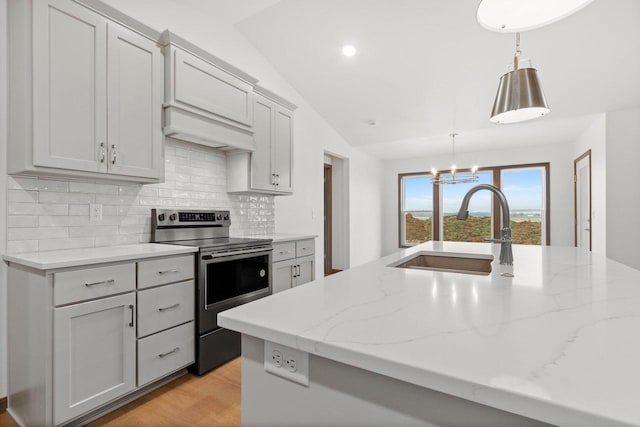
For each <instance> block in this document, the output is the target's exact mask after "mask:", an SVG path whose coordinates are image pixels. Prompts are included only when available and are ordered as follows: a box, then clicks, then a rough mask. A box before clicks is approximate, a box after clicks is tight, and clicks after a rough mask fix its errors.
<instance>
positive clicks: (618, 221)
mask: <svg viewBox="0 0 640 427" xmlns="http://www.w3.org/2000/svg"><path fill="white" fill-rule="evenodd" d="M606 135H607V160H606V162H607V166H606V169H607V236H606V238H607V256H608V257H609V258H611V259H613V260H616V261H619V262H621V263H623V264H626V265H628V266H630V267H633V268H636V269H639V270H640V227H638V217H639V216H640V187H639V186H638V183H639V182H640V168H638V162H639V160H640V108H631V109H627V110H621V111H613V112H609V113H607V130H606Z"/></svg>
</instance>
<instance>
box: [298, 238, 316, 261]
mask: <svg viewBox="0 0 640 427" xmlns="http://www.w3.org/2000/svg"><path fill="white" fill-rule="evenodd" d="M315 249H316V242H315V240H314V239H307V240H298V241H297V242H296V257H301V256H307V255H313V254H314V252H315Z"/></svg>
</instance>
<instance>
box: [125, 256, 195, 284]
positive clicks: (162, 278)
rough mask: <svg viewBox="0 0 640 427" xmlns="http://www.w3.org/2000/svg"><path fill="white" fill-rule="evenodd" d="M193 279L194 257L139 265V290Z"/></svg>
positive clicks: (145, 262)
mask: <svg viewBox="0 0 640 427" xmlns="http://www.w3.org/2000/svg"><path fill="white" fill-rule="evenodd" d="M189 279H193V255H185V256H179V257H172V258H160V259H154V260H150V261H141V262H139V263H138V289H142V288H148V287H149V286H157V285H164V284H165V283H173V282H182V281H184V280H189Z"/></svg>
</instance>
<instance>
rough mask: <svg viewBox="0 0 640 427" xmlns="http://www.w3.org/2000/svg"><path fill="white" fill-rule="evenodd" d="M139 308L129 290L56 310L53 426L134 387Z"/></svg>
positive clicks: (54, 323) (54, 321)
mask: <svg viewBox="0 0 640 427" xmlns="http://www.w3.org/2000/svg"><path fill="white" fill-rule="evenodd" d="M135 306H136V294H135V293H134V292H130V293H127V294H124V295H118V296H114V297H108V298H102V299H99V300H95V301H89V302H83V303H80V304H74V305H70V306H67V307H61V308H56V309H54V314H53V327H54V331H53V336H54V340H53V420H54V423H55V424H60V423H63V422H64V421H66V420H69V419H71V418H74V417H76V416H78V415H81V414H83V413H84V412H87V411H89V410H91V409H93V408H95V407H97V406H100V405H101V404H103V403H107V402H109V401H111V400H113V399H115V398H117V397H119V396H122V395H123V394H125V393H127V392H129V391H131V390H133V389H134V388H135V387H136V364H135V361H136V332H135V331H136V328H135V322H134V320H135Z"/></svg>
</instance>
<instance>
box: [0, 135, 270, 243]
mask: <svg viewBox="0 0 640 427" xmlns="http://www.w3.org/2000/svg"><path fill="white" fill-rule="evenodd" d="M165 156H166V158H165V182H163V183H158V184H148V185H140V184H113V183H109V182H108V181H94V180H86V181H85V180H79V179H69V180H64V179H42V178H32V177H17V176H11V177H9V178H8V193H7V198H8V206H7V213H8V215H9V216H8V218H7V227H8V235H9V236H10V238H11V239H10V240H9V241H8V242H7V251H8V252H32V251H47V250H56V249H66V248H84V247H87V248H88V247H97V246H111V245H123V244H134V243H144V242H148V241H149V240H150V238H151V234H150V233H151V220H150V214H151V209H152V208H172V207H180V208H185V209H229V210H231V218H232V225H231V228H232V232H235V233H242V234H247V235H251V234H261V233H273V232H274V231H275V203H274V198H273V196H264V195H257V194H256V195H230V194H227V192H226V155H225V153H224V152H223V151H220V150H217V149H213V148H208V147H203V146H198V145H194V144H190V143H186V142H181V141H175V140H172V139H168V140H167V143H166V146H165ZM89 203H100V204H102V205H103V206H102V214H103V217H102V220H101V221H96V222H91V221H89Z"/></svg>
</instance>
